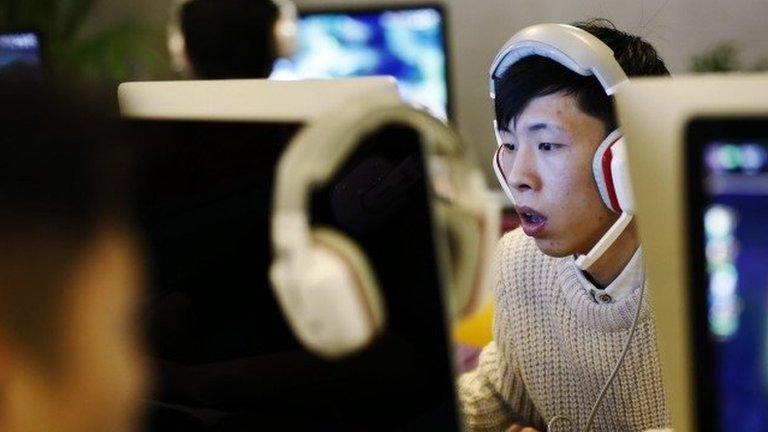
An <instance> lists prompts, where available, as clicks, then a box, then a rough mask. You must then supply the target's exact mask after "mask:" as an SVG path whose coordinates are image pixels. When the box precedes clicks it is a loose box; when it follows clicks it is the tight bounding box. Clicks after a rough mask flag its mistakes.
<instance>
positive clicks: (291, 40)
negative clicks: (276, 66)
mask: <svg viewBox="0 0 768 432" xmlns="http://www.w3.org/2000/svg"><path fill="white" fill-rule="evenodd" d="M191 1H194V0H176V1H175V2H174V5H173V10H172V11H171V19H170V21H169V22H168V28H167V44H168V52H169V54H170V56H171V64H172V66H173V69H174V70H175V71H176V72H178V73H182V74H188V73H190V71H191V68H190V65H189V60H188V59H187V43H186V40H185V38H184V32H183V31H182V28H181V12H182V10H183V9H184V6H185V5H186V4H187V3H189V2H191ZM261 1H264V0H261ZM269 1H270V2H272V4H274V5H275V7H276V8H277V19H276V20H275V26H274V28H273V35H272V39H273V41H274V50H275V51H274V52H275V54H276V55H277V57H278V58H289V57H292V56H293V55H294V54H296V52H297V51H298V49H299V12H298V8H297V7H296V4H295V3H294V2H293V0H269Z"/></svg>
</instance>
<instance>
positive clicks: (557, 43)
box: [490, 24, 635, 270]
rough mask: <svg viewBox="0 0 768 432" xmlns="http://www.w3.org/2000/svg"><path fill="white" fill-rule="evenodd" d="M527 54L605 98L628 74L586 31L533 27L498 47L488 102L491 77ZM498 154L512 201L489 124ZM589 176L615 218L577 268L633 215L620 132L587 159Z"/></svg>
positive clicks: (563, 26)
mask: <svg viewBox="0 0 768 432" xmlns="http://www.w3.org/2000/svg"><path fill="white" fill-rule="evenodd" d="M529 56H542V57H546V58H549V59H552V60H554V61H556V62H558V63H559V64H561V65H563V66H565V67H567V68H568V69H570V70H572V71H574V72H576V73H578V74H579V75H584V76H589V75H594V76H595V77H596V78H597V80H598V81H599V82H600V84H601V85H602V87H603V89H604V90H605V93H606V94H607V95H609V96H610V95H613V94H614V93H615V92H616V90H617V89H618V87H619V86H620V85H621V84H622V83H624V82H626V81H628V78H627V75H626V74H625V73H624V71H623V70H622V68H621V66H620V65H619V63H618V62H617V61H616V59H615V58H614V57H613V51H612V50H611V48H610V47H608V46H607V45H606V44H605V43H603V42H602V41H601V40H600V39H598V38H597V37H595V36H593V35H592V34H590V33H589V32H587V31H585V30H582V29H580V28H578V27H574V26H571V25H566V24H538V25H533V26H530V27H526V28H525V29H523V30H521V31H520V32H518V33H516V34H515V35H514V36H512V38H511V39H509V41H507V43H506V44H504V46H503V47H502V48H501V50H500V51H499V53H498V54H496V58H495V59H494V60H493V63H492V64H491V68H490V93H491V99H492V100H495V99H496V82H495V81H496V79H499V78H501V77H502V76H503V75H504V73H505V72H506V71H507V70H508V69H509V67H510V66H512V65H513V64H514V63H515V62H517V61H519V60H520V59H523V58H525V57H529ZM493 130H494V133H495V135H496V140H497V144H498V146H499V150H497V152H496V155H495V156H494V159H493V168H494V172H495V173H496V178H497V179H498V180H499V183H500V184H501V187H502V189H503V190H504V193H505V194H506V195H507V197H509V199H510V200H511V201H512V202H513V203H514V197H513V195H512V191H511V190H510V188H509V184H508V183H507V181H506V178H505V176H504V173H503V172H502V170H501V165H500V163H501V161H500V150H501V146H502V145H503V142H502V140H501V137H500V134H499V125H498V124H497V122H496V121H494V122H493ZM592 172H593V175H594V178H595V183H596V184H597V188H598V190H599V191H600V197H601V198H602V200H603V203H604V204H605V205H606V207H608V209H610V210H611V211H612V212H614V213H617V214H620V215H621V216H620V217H619V219H618V220H617V221H616V222H615V223H614V224H613V226H611V228H610V229H609V230H608V231H607V232H606V233H605V234H604V235H603V237H602V238H601V239H600V240H599V241H598V242H597V244H595V246H594V247H593V248H592V249H591V250H590V251H589V253H587V254H586V255H582V256H579V257H578V258H577V260H576V265H578V266H579V268H581V269H582V270H586V269H588V268H589V267H591V266H592V264H594V263H595V261H597V260H598V259H599V258H600V257H601V256H602V255H603V254H604V253H605V252H606V251H607V250H608V248H610V246H611V245H612V244H613V243H614V242H615V241H616V239H618V237H619V235H620V234H621V233H622V232H623V231H624V229H625V228H626V227H627V226H628V225H629V222H631V220H632V216H633V214H634V209H635V206H634V197H633V194H632V183H631V181H630V176H629V163H628V161H627V149H626V142H625V140H624V137H623V135H622V133H621V131H620V130H619V129H616V130H614V131H613V132H611V133H610V134H609V135H608V136H607V137H606V138H605V140H604V141H603V142H602V143H601V144H600V146H599V147H598V149H597V151H596V152H595V156H594V158H593V161H592Z"/></svg>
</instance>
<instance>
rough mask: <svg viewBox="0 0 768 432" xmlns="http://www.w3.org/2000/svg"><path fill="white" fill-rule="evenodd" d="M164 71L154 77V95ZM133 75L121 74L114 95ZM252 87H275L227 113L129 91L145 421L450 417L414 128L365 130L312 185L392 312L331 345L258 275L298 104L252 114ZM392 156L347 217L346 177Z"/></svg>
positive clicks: (348, 421) (318, 205)
mask: <svg viewBox="0 0 768 432" xmlns="http://www.w3.org/2000/svg"><path fill="white" fill-rule="evenodd" d="M245 84H246V83H245V82H242V83H239V84H238V83H237V82H236V83H235V84H232V83H219V84H216V83H215V82H214V83H213V84H206V85H213V86H214V87H208V88H207V90H206V87H203V90H199V89H198V91H205V92H209V93H208V94H207V97H203V98H198V97H199V96H200V95H201V94H200V93H198V94H197V96H190V97H193V98H198V99H197V100H198V101H204V102H203V103H202V104H204V105H205V106H211V104H212V105H214V106H216V105H217V102H216V101H215V99H221V98H222V94H224V93H226V91H220V89H216V88H215V87H216V86H217V85H219V86H220V85H223V86H224V87H226V86H230V85H245ZM262 84H263V85H267V86H271V87H281V88H285V87H286V86H289V87H290V86H296V85H302V84H301V83H279V82H272V83H262ZM185 85H187V84H185ZM254 85H259V84H258V83H256V84H254ZM137 86H142V85H141V84H137ZM163 86H164V85H163V84H162V83H160V84H158V87H156V88H154V89H150V90H151V91H154V92H155V93H156V95H155V96H157V97H156V98H154V100H156V101H158V103H159V104H161V105H162V104H163V102H160V101H161V100H166V99H167V98H166V96H168V94H167V92H165V93H166V95H165V96H161V93H164V89H163ZM166 86H167V87H168V88H170V89H171V91H170V93H175V92H176V91H177V90H178V89H174V87H175V84H173V83H170V84H167V85H166ZM130 90H131V89H130V87H124V88H123V93H122V94H121V96H123V100H124V101H125V100H127V98H128V93H131V91H130ZM145 90H146V88H145ZM147 94H148V93H145V94H144V96H146V95H147ZM134 96H135V95H134ZM315 98H316V95H315V93H313V92H303V93H300V94H294V95H293V97H292V98H287V97H285V98H282V101H283V102H284V103H285V104H287V105H295V106H303V105H306V102H307V101H306V100H307V99H315ZM169 100H170V99H169ZM173 100H175V99H173ZM254 101H256V102H254ZM258 101H263V103H262V104H264V105H268V104H273V103H274V99H273V98H256V99H252V100H251V105H245V104H244V105H239V104H236V105H237V106H239V107H240V108H241V109H242V111H243V112H241V114H248V112H250V113H251V114H250V116H249V117H247V118H246V117H237V116H236V115H235V114H231V117H232V118H231V119H229V120H227V119H225V118H223V117H222V116H212V118H210V119H205V118H202V117H200V115H201V114H202V112H197V113H195V112H193V111H194V109H190V108H187V109H188V111H186V112H185V113H179V112H175V113H174V109H173V107H170V105H169V106H166V107H165V110H164V111H166V113H167V114H168V115H166V116H165V118H162V117H160V116H159V113H160V111H163V110H159V111H154V114H152V115H146V114H147V113H146V111H147V110H149V107H148V106H144V108H145V109H144V110H138V109H136V107H137V105H136V104H135V103H134V104H130V106H132V107H133V109H131V110H130V115H129V116H128V117H130V118H127V119H126V123H127V126H128V127H129V128H130V129H131V130H132V132H133V133H134V134H135V136H136V137H137V142H139V140H140V143H137V146H136V147H137V153H138V155H137V169H138V175H137V176H136V179H137V185H136V191H137V196H138V201H137V209H138V210H137V214H138V219H139V221H140V225H141V227H142V228H143V230H144V232H145V233H146V241H147V245H148V254H149V260H148V262H149V264H150V270H151V271H150V287H151V292H152V298H151V301H150V305H149V314H148V320H149V322H150V329H151V331H150V341H151V348H152V356H153V358H154V359H155V364H156V366H157V368H158V370H159V375H160V379H159V385H158V388H157V391H156V393H155V394H154V395H153V397H152V399H151V403H150V404H149V407H150V409H151V419H152V424H151V427H152V429H151V430H153V431H161V432H162V431H178V430H185V431H192V430H194V431H240V430H301V429H305V428H306V429H311V430H321V431H357V430H369V431H391V430H401V431H411V430H412V431H424V430H445V431H458V430H459V426H458V417H457V413H456V410H455V400H454V399H455V398H454V384H453V376H452V371H451V360H450V359H451V356H450V353H449V349H448V335H447V331H446V328H445V323H446V321H447V320H446V318H445V316H444V311H443V306H442V305H443V304H444V299H443V298H442V295H443V293H442V291H441V284H440V277H439V275H438V268H439V266H438V265H437V258H436V251H435V247H434V241H433V235H432V233H433V229H432V214H431V208H430V205H429V199H428V192H427V183H426V179H425V176H424V161H423V153H422V147H421V142H420V137H419V136H418V134H417V133H415V131H414V130H412V129H409V128H406V127H398V126H387V127H383V128H380V129H379V130H376V131H372V132H371V135H370V136H368V138H367V139H366V140H365V141H364V142H363V143H361V145H360V147H359V148H358V149H357V150H356V151H355V152H354V153H353V154H352V155H351V156H350V157H349V159H348V160H347V161H346V162H345V164H344V166H343V167H342V168H341V169H340V170H339V171H338V172H337V173H336V175H335V176H334V177H333V178H332V179H331V181H330V182H329V183H328V184H327V185H324V186H322V187H319V188H318V189H316V190H315V191H314V194H313V195H312V197H311V209H312V212H311V214H312V223H313V225H324V226H327V227H330V228H332V229H335V230H338V231H341V232H342V233H344V235H346V236H348V237H349V238H351V239H353V240H354V241H355V242H356V243H357V244H358V245H360V247H361V248H362V249H363V251H364V252H365V253H366V254H367V256H368V259H369V260H370V262H371V264H372V266H373V268H374V271H375V273H376V275H377V277H378V279H379V282H380V287H381V289H382V297H383V298H384V303H385V304H386V314H387V316H388V321H387V325H386V328H385V330H384V332H383V334H382V335H381V336H380V337H379V338H378V339H377V340H376V341H375V342H374V343H373V344H372V345H371V346H370V347H368V348H367V349H365V350H363V351H361V352H359V353H357V354H356V355H353V356H351V357H348V358H345V359H343V360H338V361H327V360H324V359H322V358H319V357H317V356H315V355H312V354H311V353H309V352H307V351H306V350H305V349H304V348H303V347H302V345H301V344H300V343H299V341H297V340H296V339H295V337H294V335H293V334H292V332H291V331H290V328H289V327H288V324H287V323H286V322H285V319H284V316H283V314H282V313H281V311H280V308H279V306H278V303H277V299H276V298H275V296H274V294H273V291H272V289H271V286H270V282H269V279H268V270H269V267H270V264H271V263H272V260H273V257H272V255H273V252H272V245H271V236H270V218H271V214H272V205H273V196H272V191H273V185H274V175H275V168H276V165H277V161H278V159H279V158H280V156H281V154H282V153H283V151H284V150H285V148H286V146H287V145H288V143H289V142H290V141H291V139H292V138H293V136H294V135H295V134H296V133H297V131H299V130H300V128H301V127H303V125H304V124H306V122H307V121H308V118H309V117H305V118H301V117H300V116H296V115H295V113H294V112H287V113H286V116H285V117H283V118H279V117H276V116H270V117H267V118H261V119H260V118H258V117H259V116H258V115H254V113H258V112H259V109H258V108H255V107H254V106H253V105H254V104H255V105H259V102H258ZM121 102H122V101H121ZM134 102H135V100H134ZM198 103H199V104H200V103H201V102H198ZM123 106H124V107H125V106H127V105H125V104H124V105H123ZM201 107H202V105H201ZM126 111H128V110H126ZM142 111H145V112H144V114H143V115H142ZM124 112H125V111H124ZM306 115H307V116H310V113H306ZM185 117H186V118H185ZM189 117H192V118H189ZM403 164H407V166H409V167H413V172H414V173H418V175H416V176H414V177H413V182H412V183H410V186H409V187H408V188H407V189H406V190H403V191H400V192H397V193H396V194H394V195H391V194H390V195H388V196H387V197H386V199H387V200H389V202H387V203H384V205H379V206H374V208H371V209H368V211H369V212H370V213H369V214H366V215H365V217H357V216H358V215H359V213H360V212H359V209H360V203H358V202H356V201H355V196H356V195H355V194H354V193H352V194H351V193H349V191H365V190H368V189H369V188H370V187H372V185H374V184H376V182H377V181H379V180H380V179H381V178H386V177H387V175H388V174H390V173H392V172H393V171H394V170H395V167H398V166H402V165H403ZM409 172H410V170H409ZM380 204H381V203H380ZM316 307H322V304H317V305H316ZM403 389H407V391H403Z"/></svg>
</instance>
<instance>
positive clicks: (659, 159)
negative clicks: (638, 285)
mask: <svg viewBox="0 0 768 432" xmlns="http://www.w3.org/2000/svg"><path fill="white" fill-rule="evenodd" d="M766 89H768V77H766V76H761V75H730V76H699V77H676V78H675V79H674V80H672V79H640V80H634V81H632V82H631V83H629V84H628V85H627V86H626V87H624V88H622V89H621V90H620V91H619V92H618V94H617V102H618V111H619V118H620V123H621V125H622V128H623V130H624V132H625V134H626V137H627V143H628V151H629V161H630V165H631V170H632V177H633V184H634V186H635V194H636V198H637V206H638V218H639V219H638V220H639V221H640V225H639V226H640V235H641V239H642V243H643V248H644V251H645V254H646V264H647V271H648V273H649V287H650V288H651V290H652V291H651V300H652V301H653V306H654V310H655V317H656V320H657V328H658V332H659V349H660V358H661V362H662V369H663V372H664V378H665V391H666V392H667V394H668V396H669V402H670V406H671V409H672V420H673V426H674V430H675V431H677V432H687V431H694V430H696V431H709V430H712V431H721V430H749V431H768V314H767V313H766V311H768V273H767V272H766V268H768V228H767V227H768V225H767V224H766V223H765V220H766V218H765V214H766V213H767V212H768V175H767V173H768V92H766Z"/></svg>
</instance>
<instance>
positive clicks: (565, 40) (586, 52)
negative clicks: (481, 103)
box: [489, 24, 627, 99]
mask: <svg viewBox="0 0 768 432" xmlns="http://www.w3.org/2000/svg"><path fill="white" fill-rule="evenodd" d="M534 55H538V56H542V57H547V58H550V59H552V60H554V61H556V62H558V63H560V64H562V65H563V66H565V67H567V68H568V69H570V70H572V71H574V72H576V73H577V74H579V75H584V76H589V75H594V76H595V77H596V78H597V79H598V81H600V84H601V85H602V86H603V88H604V89H605V92H606V93H607V94H608V95H609V96H610V95H613V94H614V93H615V92H616V90H617V88H618V86H619V85H620V84H621V83H623V82H625V81H627V75H626V73H624V70H623V69H622V68H621V66H620V65H619V63H618V62H617V61H616V59H615V58H614V57H613V50H611V48H610V47H608V45H606V44H605V43H603V41H601V40H600V39H598V38H597V37H595V36H594V35H592V34H591V33H589V32H587V31H586V30H582V29H580V28H578V27H574V26H572V25H567V24H537V25H533V26H530V27H526V28H524V29H523V30H521V31H519V32H517V33H516V34H515V35H514V36H512V38H510V39H509V40H508V41H507V43H506V44H504V46H503V47H502V48H501V50H500V51H499V53H498V54H497V55H496V58H495V59H494V60H493V63H492V64H491V69H490V82H489V88H490V93H491V99H495V98H496V83H495V80H496V79H498V78H500V77H501V76H503V75H504V72H506V71H507V69H509V67H510V66H512V65H513V64H514V63H516V62H517V61H519V60H521V59H523V58H525V57H529V56H534Z"/></svg>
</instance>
